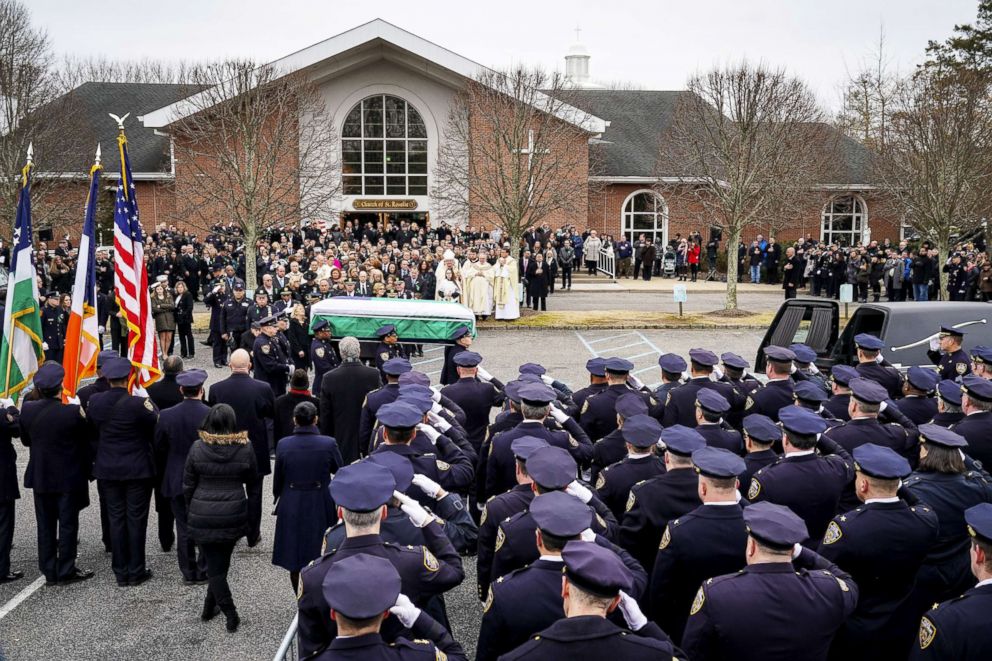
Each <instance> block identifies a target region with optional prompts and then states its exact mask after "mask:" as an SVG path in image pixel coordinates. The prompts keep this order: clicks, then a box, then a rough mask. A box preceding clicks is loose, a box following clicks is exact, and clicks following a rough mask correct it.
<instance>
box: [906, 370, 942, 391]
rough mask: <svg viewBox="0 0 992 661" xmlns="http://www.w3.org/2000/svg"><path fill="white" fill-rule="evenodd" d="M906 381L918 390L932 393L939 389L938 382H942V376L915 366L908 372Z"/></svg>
mask: <svg viewBox="0 0 992 661" xmlns="http://www.w3.org/2000/svg"><path fill="white" fill-rule="evenodd" d="M906 380H907V381H909V385H911V386H912V387H914V388H916V389H917V390H922V391H923V392H930V391H932V390H933V389H934V388H936V387H937V382H938V381H940V375H939V374H937V372H935V371H934V370H931V369H927V368H926V367H917V366H915V365H914V366H913V367H910V368H909V369H908V370H907V371H906Z"/></svg>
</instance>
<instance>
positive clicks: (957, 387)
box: [930, 380, 964, 428]
mask: <svg viewBox="0 0 992 661" xmlns="http://www.w3.org/2000/svg"><path fill="white" fill-rule="evenodd" d="M961 395H962V393H961V384H959V383H958V382H957V381H951V380H944V381H941V382H940V383H938V384H937V415H935V416H934V417H933V420H931V421H930V422H931V423H933V424H935V425H940V426H941V427H947V428H950V427H953V426H954V425H956V424H957V423H959V422H961V421H962V420H964V413H962V412H961Z"/></svg>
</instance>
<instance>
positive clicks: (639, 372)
mask: <svg viewBox="0 0 992 661" xmlns="http://www.w3.org/2000/svg"><path fill="white" fill-rule="evenodd" d="M653 369H657V366H656V365H652V366H651V367H645V368H644V369H639V370H634V371H633V372H631V374H641V373H642V372H649V371H651V370H653Z"/></svg>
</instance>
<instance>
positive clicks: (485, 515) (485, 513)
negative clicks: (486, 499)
mask: <svg viewBox="0 0 992 661" xmlns="http://www.w3.org/2000/svg"><path fill="white" fill-rule="evenodd" d="M488 518H489V506H488V505H484V506H483V507H482V516H480V517H479V525H482V524H484V523H485V522H486V519H488Z"/></svg>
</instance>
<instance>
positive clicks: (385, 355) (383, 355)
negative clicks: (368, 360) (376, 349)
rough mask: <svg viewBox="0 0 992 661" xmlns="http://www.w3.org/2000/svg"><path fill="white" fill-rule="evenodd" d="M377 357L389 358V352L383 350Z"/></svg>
mask: <svg viewBox="0 0 992 661" xmlns="http://www.w3.org/2000/svg"><path fill="white" fill-rule="evenodd" d="M379 357H380V358H382V359H383V360H389V352H388V351H383V352H382V353H380V354H379Z"/></svg>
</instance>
